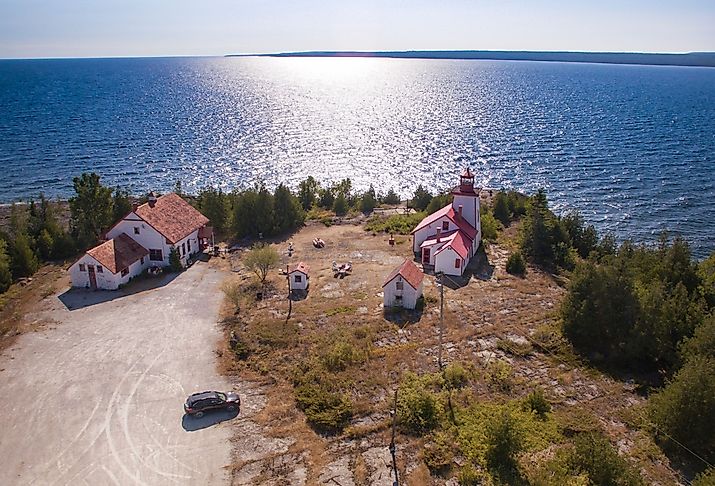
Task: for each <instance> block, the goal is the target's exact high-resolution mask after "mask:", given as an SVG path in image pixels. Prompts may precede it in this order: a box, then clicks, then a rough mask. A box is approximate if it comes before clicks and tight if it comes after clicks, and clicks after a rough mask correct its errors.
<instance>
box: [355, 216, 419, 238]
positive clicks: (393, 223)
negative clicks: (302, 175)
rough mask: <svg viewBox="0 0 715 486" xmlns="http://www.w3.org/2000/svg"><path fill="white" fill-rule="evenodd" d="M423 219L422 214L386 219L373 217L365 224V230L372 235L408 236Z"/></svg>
mask: <svg viewBox="0 0 715 486" xmlns="http://www.w3.org/2000/svg"><path fill="white" fill-rule="evenodd" d="M424 217H425V214H424V213H411V214H393V215H391V216H388V217H387V218H385V217H384V216H373V217H371V218H370V219H369V220H368V221H367V223H366V224H365V230H366V231H370V232H373V233H381V232H384V233H390V234H395V235H409V234H410V232H411V231H412V230H413V229H415V227H416V226H417V225H418V224H419V223H420V221H422V219H423V218H424Z"/></svg>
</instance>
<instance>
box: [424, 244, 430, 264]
mask: <svg viewBox="0 0 715 486" xmlns="http://www.w3.org/2000/svg"><path fill="white" fill-rule="evenodd" d="M422 263H423V264H425V265H429V248H423V249H422Z"/></svg>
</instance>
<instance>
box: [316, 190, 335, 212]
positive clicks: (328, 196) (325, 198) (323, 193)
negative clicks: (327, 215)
mask: <svg viewBox="0 0 715 486" xmlns="http://www.w3.org/2000/svg"><path fill="white" fill-rule="evenodd" d="M319 195H320V197H319V199H318V206H320V207H321V208H323V209H333V204H335V194H333V190H332V189H330V188H326V189H320V190H319Z"/></svg>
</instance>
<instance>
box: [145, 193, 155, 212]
mask: <svg viewBox="0 0 715 486" xmlns="http://www.w3.org/2000/svg"><path fill="white" fill-rule="evenodd" d="M147 200H148V202H149V207H150V208H153V207H154V205H155V204H156V194H154V191H151V192H150V193H149V197H148V198H147Z"/></svg>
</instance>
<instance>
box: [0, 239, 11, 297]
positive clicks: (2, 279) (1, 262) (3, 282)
mask: <svg viewBox="0 0 715 486" xmlns="http://www.w3.org/2000/svg"><path fill="white" fill-rule="evenodd" d="M11 283H12V272H11V270H10V256H9V255H8V254H7V242H6V241H5V240H4V239H2V238H0V293H2V292H5V291H6V290H7V289H8V288H9V287H10V284H11Z"/></svg>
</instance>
